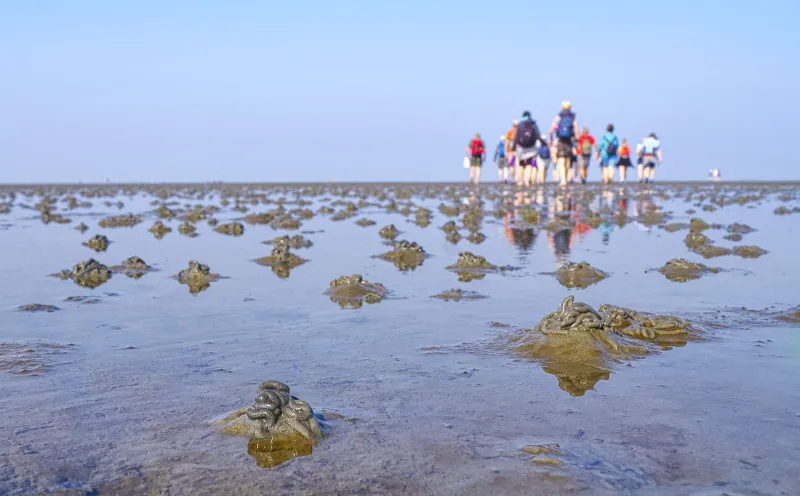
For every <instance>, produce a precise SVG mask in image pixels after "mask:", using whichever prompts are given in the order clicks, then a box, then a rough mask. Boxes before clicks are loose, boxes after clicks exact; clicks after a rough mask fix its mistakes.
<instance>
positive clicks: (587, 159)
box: [578, 155, 592, 169]
mask: <svg viewBox="0 0 800 496" xmlns="http://www.w3.org/2000/svg"><path fill="white" fill-rule="evenodd" d="M591 162H592V156H591V155H581V156H580V157H578V165H579V166H580V167H581V169H586V168H588V167H589V164H590V163H591Z"/></svg>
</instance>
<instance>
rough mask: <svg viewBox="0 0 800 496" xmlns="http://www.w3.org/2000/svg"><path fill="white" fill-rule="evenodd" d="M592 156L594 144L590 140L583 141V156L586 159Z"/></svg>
mask: <svg viewBox="0 0 800 496" xmlns="http://www.w3.org/2000/svg"><path fill="white" fill-rule="evenodd" d="M591 154H592V142H591V141H589V140H588V139H585V140H583V144H582V145H581V155H583V156H584V157H588V156H589V155H591Z"/></svg>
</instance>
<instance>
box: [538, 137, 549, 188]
mask: <svg viewBox="0 0 800 496" xmlns="http://www.w3.org/2000/svg"><path fill="white" fill-rule="evenodd" d="M540 140H541V146H540V147H539V155H538V156H537V157H536V181H535V182H536V183H537V184H544V183H545V182H547V169H548V168H549V167H550V143H548V142H547V137H546V136H542V137H541V138H540Z"/></svg>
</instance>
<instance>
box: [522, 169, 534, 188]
mask: <svg viewBox="0 0 800 496" xmlns="http://www.w3.org/2000/svg"><path fill="white" fill-rule="evenodd" d="M532 175H533V166H532V165H529V166H527V167H525V170H524V171H523V176H522V181H523V182H524V183H525V187H526V188H527V187H530V185H531V176H532Z"/></svg>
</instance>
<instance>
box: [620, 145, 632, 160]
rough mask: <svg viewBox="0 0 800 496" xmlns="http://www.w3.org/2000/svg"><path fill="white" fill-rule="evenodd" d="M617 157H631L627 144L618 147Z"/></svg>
mask: <svg viewBox="0 0 800 496" xmlns="http://www.w3.org/2000/svg"><path fill="white" fill-rule="evenodd" d="M618 153H619V158H630V157H631V147H629V146H628V145H622V146H621V147H619V152H618Z"/></svg>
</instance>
